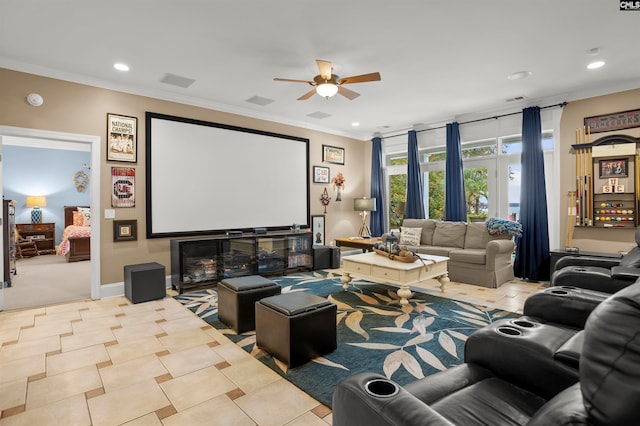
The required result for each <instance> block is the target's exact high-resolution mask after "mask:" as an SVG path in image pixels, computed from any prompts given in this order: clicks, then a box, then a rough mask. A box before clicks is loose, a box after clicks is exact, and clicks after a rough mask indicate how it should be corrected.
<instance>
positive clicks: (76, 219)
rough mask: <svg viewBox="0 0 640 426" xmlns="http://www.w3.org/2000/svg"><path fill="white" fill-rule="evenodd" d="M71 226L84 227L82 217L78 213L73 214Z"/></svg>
mask: <svg viewBox="0 0 640 426" xmlns="http://www.w3.org/2000/svg"><path fill="white" fill-rule="evenodd" d="M72 225H73V226H84V215H83V214H82V213H80V212H73V223H72Z"/></svg>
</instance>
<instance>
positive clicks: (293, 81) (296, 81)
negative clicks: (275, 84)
mask: <svg viewBox="0 0 640 426" xmlns="http://www.w3.org/2000/svg"><path fill="white" fill-rule="evenodd" d="M273 81H288V82H290V83H307V84H310V85H312V86H315V85H316V83H315V82H313V81H309V80H292V79H290V78H277V77H276V78H274V79H273Z"/></svg>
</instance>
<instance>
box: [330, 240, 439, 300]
mask: <svg viewBox="0 0 640 426" xmlns="http://www.w3.org/2000/svg"><path fill="white" fill-rule="evenodd" d="M419 256H420V258H421V259H418V260H416V261H415V262H413V263H405V262H400V261H398V260H391V259H389V258H388V257H386V256H381V255H379V254H377V253H362V254H356V255H353V256H345V257H343V258H342V270H343V272H342V278H341V279H340V280H341V281H342V288H344V290H345V291H347V290H348V289H349V283H350V282H351V280H352V278H351V274H354V275H357V276H358V277H361V278H368V279H373V280H383V281H386V282H388V283H391V284H396V285H398V286H400V290H398V296H400V298H401V299H400V303H401V304H403V305H406V304H408V303H409V301H408V299H409V298H410V297H411V294H412V293H411V290H410V289H409V286H413V287H418V288H419V287H422V288H425V289H426V288H428V285H427V284H426V283H423V281H425V280H428V279H431V278H435V279H437V280H438V281H439V282H440V290H441V291H444V290H445V287H446V285H447V283H448V282H449V273H448V271H447V261H448V260H449V258H448V257H444V256H432V255H426V254H421V255H419Z"/></svg>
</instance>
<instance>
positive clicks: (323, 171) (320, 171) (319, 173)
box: [313, 166, 329, 183]
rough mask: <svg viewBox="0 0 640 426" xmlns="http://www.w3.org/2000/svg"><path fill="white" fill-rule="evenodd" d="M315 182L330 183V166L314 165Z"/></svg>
mask: <svg viewBox="0 0 640 426" xmlns="http://www.w3.org/2000/svg"><path fill="white" fill-rule="evenodd" d="M313 183H329V167H322V166H313Z"/></svg>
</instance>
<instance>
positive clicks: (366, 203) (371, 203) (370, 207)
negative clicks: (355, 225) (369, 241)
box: [353, 197, 376, 238]
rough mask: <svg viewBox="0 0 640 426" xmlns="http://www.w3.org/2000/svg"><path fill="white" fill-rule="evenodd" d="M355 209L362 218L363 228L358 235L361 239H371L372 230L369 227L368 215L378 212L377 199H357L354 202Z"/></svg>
mask: <svg viewBox="0 0 640 426" xmlns="http://www.w3.org/2000/svg"><path fill="white" fill-rule="evenodd" d="M353 209H354V210H355V211H357V212H360V216H361V217H362V226H361V227H360V231H359V232H358V235H360V236H361V237H366V238H371V230H370V229H369V225H367V213H369V212H375V211H376V199H375V198H367V197H364V198H356V199H354V200H353Z"/></svg>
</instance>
